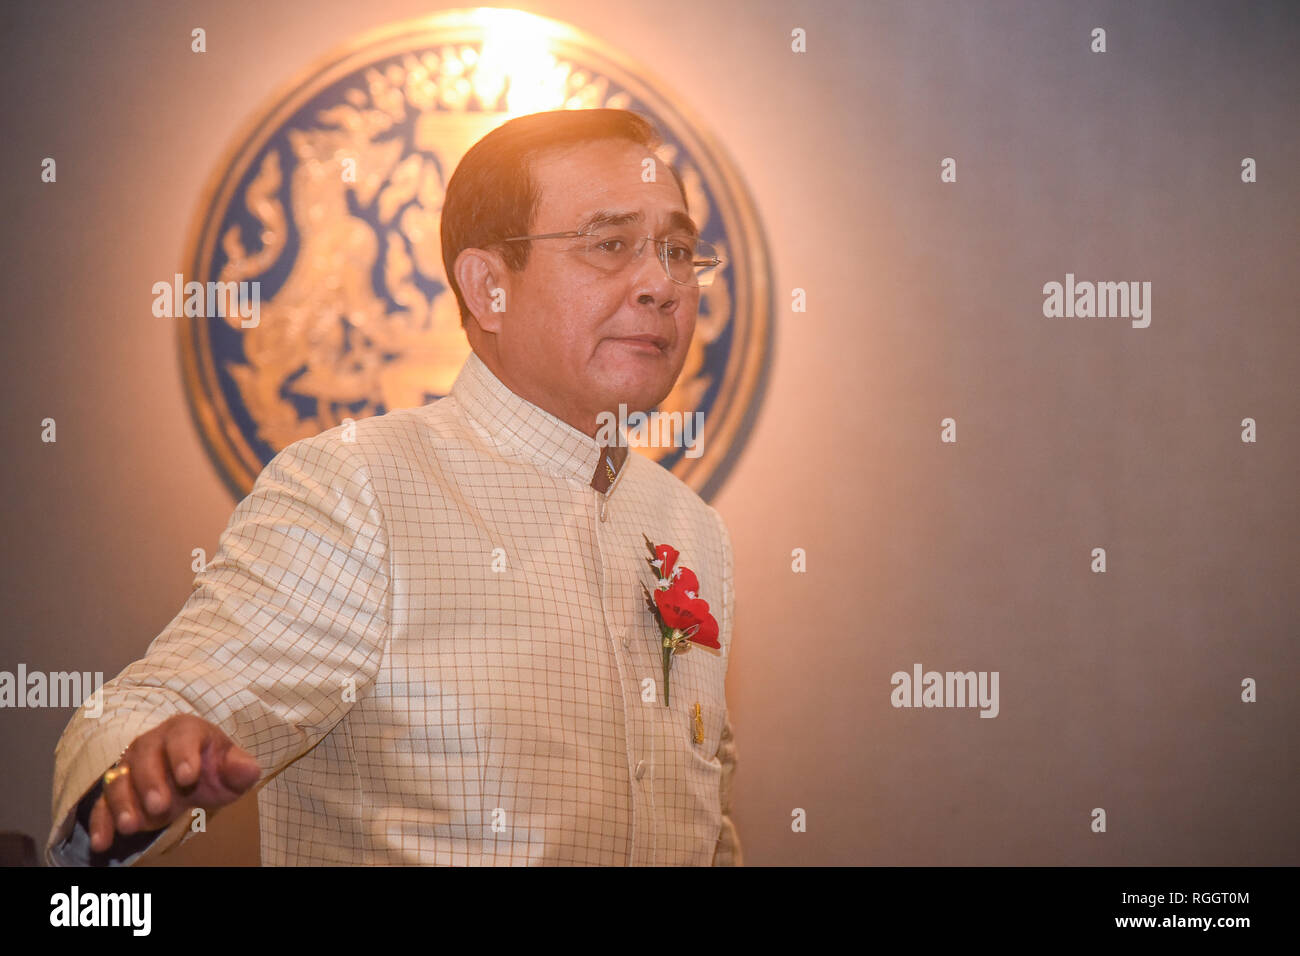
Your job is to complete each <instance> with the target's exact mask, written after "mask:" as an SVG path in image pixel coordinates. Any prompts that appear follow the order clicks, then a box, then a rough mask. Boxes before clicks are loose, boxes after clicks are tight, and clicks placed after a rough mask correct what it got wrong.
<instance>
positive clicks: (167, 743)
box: [163, 720, 206, 794]
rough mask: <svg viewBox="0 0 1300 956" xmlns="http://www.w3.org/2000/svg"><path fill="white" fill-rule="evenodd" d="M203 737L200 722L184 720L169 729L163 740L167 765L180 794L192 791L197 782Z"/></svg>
mask: <svg viewBox="0 0 1300 956" xmlns="http://www.w3.org/2000/svg"><path fill="white" fill-rule="evenodd" d="M205 737H206V728H205V727H204V726H203V724H202V723H201V722H200V721H193V720H186V721H180V722H178V723H177V724H176V725H175V726H173V727H172V728H170V729H169V731H168V733H167V735H166V737H165V738H164V741H163V747H164V748H165V750H166V752H167V764H168V766H169V767H171V771H172V779H173V780H175V781H176V785H177V787H178V788H179V789H180V791H181V793H182V794H185V793H187V792H188V791H190V790H192V789H193V788H194V785H195V784H197V783H198V782H199V770H200V768H201V766H202V762H203V756H202V755H203V743H204V739H205Z"/></svg>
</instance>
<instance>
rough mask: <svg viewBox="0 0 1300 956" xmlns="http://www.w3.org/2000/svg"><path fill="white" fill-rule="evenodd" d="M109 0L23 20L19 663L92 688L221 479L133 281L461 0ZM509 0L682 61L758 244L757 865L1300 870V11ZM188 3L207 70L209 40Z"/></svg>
mask: <svg viewBox="0 0 1300 956" xmlns="http://www.w3.org/2000/svg"><path fill="white" fill-rule="evenodd" d="M87 6H88V9H86V10H80V9H77V8H75V7H71V6H67V7H64V6H59V5H44V6H42V5H35V4H33V5H32V7H31V9H30V10H28V11H27V12H25V13H16V14H13V15H12V17H11V19H10V21H9V26H10V29H9V30H7V31H6V34H5V37H4V39H3V40H2V41H0V43H2V44H3V50H4V56H3V64H4V66H3V69H4V71H5V90H6V95H7V97H8V100H9V103H8V107H7V114H8V120H7V122H6V133H7V139H8V143H7V144H6V147H7V148H6V149H5V150H4V153H3V160H2V161H3V163H4V173H5V176H4V183H5V185H4V189H5V195H6V199H7V201H6V203H5V211H6V213H7V216H6V218H7V220H8V221H7V223H6V230H5V233H6V237H5V252H6V257H5V268H4V270H3V275H4V279H3V281H4V286H5V291H4V296H3V299H0V301H3V303H4V307H5V315H4V321H3V323H0V325H2V327H3V332H2V333H0V334H2V335H3V336H4V348H3V351H2V353H0V361H3V363H4V373H5V378H4V380H5V383H6V411H7V414H6V415H5V416H4V418H3V424H2V425H0V427H2V428H3V429H4V439H5V444H4V447H5V449H6V451H7V467H6V468H5V469H4V474H3V478H0V482H2V485H0V489H2V493H3V501H4V502H5V518H4V527H5V530H6V535H5V537H6V539H7V542H8V548H7V549H6V561H7V563H8V566H7V567H6V569H5V574H4V576H3V582H4V583H3V597H4V602H3V607H4V617H5V626H4V636H3V641H2V642H0V669H8V670H12V669H13V668H14V666H15V664H16V662H18V661H23V662H26V663H27V665H28V666H29V667H33V668H35V667H43V668H45V669H48V670H58V669H69V668H76V669H78V670H102V671H104V672H105V674H106V676H111V675H112V674H115V673H117V671H119V670H120V669H121V668H122V667H123V666H125V664H126V663H128V662H129V661H130V660H132V659H134V658H135V657H138V656H140V655H141V654H142V653H143V652H144V650H145V648H146V646H147V645H148V643H149V641H150V640H151V639H152V638H153V637H154V636H155V635H156V634H157V633H158V632H159V631H160V630H161V629H162V628H163V626H164V625H166V624H167V622H168V621H169V620H171V618H172V617H173V616H174V614H175V613H176V611H177V610H178V609H179V608H180V606H181V604H182V603H183V602H184V600H185V598H186V596H187V594H188V592H189V588H190V581H191V578H192V572H191V571H190V567H189V564H190V550H191V549H192V548H194V547H204V548H206V549H207V550H208V552H209V553H211V552H212V550H213V549H214V548H215V543H216V539H217V535H218V534H219V532H220V531H221V530H222V528H223V527H224V526H225V523H226V520H227V518H228V517H229V515H230V512H231V510H232V508H233V505H234V502H233V501H232V499H231V497H230V495H229V494H228V493H227V492H226V490H225V489H224V488H223V486H222V484H221V481H220V479H219V478H218V475H217V472H216V470H215V468H214V466H213V465H212V464H211V463H210V461H209V459H208V457H207V455H206V453H205V451H204V449H203V447H202V445H201V443H200V440H199V437H198V435H197V433H196V431H195V428H194V426H193V424H192V422H191V420H190V417H189V414H188V412H187V409H186V407H185V400H184V397H183V391H182V384H181V380H180V372H179V367H178V363H177V359H176V354H175V352H176V340H175V329H174V328H173V327H172V326H171V325H170V324H169V322H168V320H159V319H155V318H153V317H152V316H151V315H150V313H149V302H150V301H151V299H150V294H149V290H150V286H151V284H152V283H153V282H154V281H156V280H157V279H158V278H160V277H166V276H169V275H171V274H172V272H174V271H175V265H176V263H177V261H178V258H179V255H180V251H181V247H182V243H183V242H184V238H185V233H186V229H187V227H188V225H189V222H190V217H191V215H192V213H193V211H194V208H195V203H196V200H197V195H198V191H199V189H200V188H201V185H202V184H203V182H204V181H205V180H206V178H207V176H208V174H209V173H210V171H211V170H212V169H213V168H214V166H215V164H217V163H218V162H219V161H220V158H221V156H222V154H223V152H224V150H225V149H226V147H227V146H228V145H229V142H230V140H231V138H232V136H233V135H234V133H235V131H236V130H237V129H238V128H239V127H240V126H241V125H242V124H243V122H244V121H245V119H246V118H247V117H248V116H249V115H250V113H251V112H253V111H254V110H256V109H257V108H259V107H260V106H261V104H262V103H263V102H264V101H265V99H266V97H267V96H268V94H269V93H270V92H271V91H272V90H274V89H276V88H278V87H279V86H280V85H281V84H283V83H284V82H285V81H286V80H287V79H288V78H289V77H290V76H292V75H293V74H294V73H296V72H297V71H298V70H299V69H300V68H301V67H302V66H304V65H305V64H306V63H308V62H310V61H311V60H313V59H315V58H317V57H318V56H320V55H323V54H324V53H326V52H328V51H329V50H331V49H332V48H334V47H336V46H338V45H339V44H341V43H343V42H345V41H346V40H347V39H348V38H349V37H352V36H354V35H355V34H357V33H359V32H361V31H363V30H366V29H368V28H371V27H374V26H377V25H381V24H383V23H386V22H390V21H394V20H399V19H404V18H408V17H412V16H417V15H420V14H424V13H428V12H431V11H432V10H433V9H435V8H434V7H432V6H431V5H430V4H428V3H415V2H412V3H405V2H396V0H372V2H369V3H365V4H357V3H344V2H325V3H315V4H311V5H308V4H302V5H293V4H265V3H239V4H234V3H232V4H219V5H213V4H187V3H171V2H166V3H164V2H153V3H146V2H141V3H134V4H120V5H119V4H111V5H110V4H104V5H98V4H96V5H87ZM522 6H523V8H526V9H529V10H532V11H534V12H537V13H541V14H544V15H547V16H552V17H555V18H557V19H561V20H567V21H569V22H572V23H574V24H575V25H577V26H579V27H582V28H585V29H587V30H590V31H592V32H593V33H595V34H596V35H597V36H599V37H601V38H603V39H604V40H605V41H607V42H609V43H610V44H612V45H614V46H616V47H619V48H621V49H623V50H624V51H626V53H627V54H629V55H630V56H631V57H632V58H634V59H636V60H639V61H640V62H641V63H643V64H645V65H647V66H648V67H649V68H650V69H652V70H653V71H654V72H655V73H656V74H657V75H658V76H659V77H660V78H661V79H663V80H664V81H666V82H667V83H668V84H669V85H670V86H671V87H672V88H674V89H676V90H677V91H678V93H679V94H680V96H681V97H682V99H683V101H684V102H686V103H687V105H688V106H689V107H691V108H692V109H693V111H694V112H695V113H697V114H698V115H700V116H702V117H704V118H705V119H706V120H707V122H709V123H710V124H712V126H711V128H712V132H713V133H714V135H715V136H716V138H717V139H718V140H719V141H720V142H721V143H723V144H725V145H726V147H727V148H728V149H729V151H730V153H731V155H732V157H733V158H734V159H735V160H736V162H737V163H738V164H739V166H740V168H741V169H742V171H743V174H744V176H745V177H746V179H747V182H748V185H749V187H750V190H751V192H752V194H753V196H754V197H755V201H756V202H757V204H758V207H759V212H760V215H761V217H762V220H763V222H764V224H765V226H766V228H767V230H768V239H769V243H770V248H771V251H772V257H773V269H774V285H775V288H776V289H777V297H776V298H777V306H778V309H777V312H776V316H775V324H776V326H777V333H776V354H775V358H774V364H773V370H772V379H771V384H770V389H769V392H768V395H767V399H766V402H765V405H764V408H763V413H762V415H761V416H760V418H759V420H758V422H757V425H756V428H755V430H754V432H753V434H752V436H751V438H750V441H749V445H748V447H747V450H746V451H745V453H744V454H743V456H742V457H741V459H740V461H739V463H738V465H737V467H736V468H735V470H734V471H733V473H732V475H731V478H730V480H729V482H728V483H727V484H726V486H725V487H724V488H723V490H722V491H721V493H720V494H719V495H718V496H717V498H716V499H715V501H714V503H715V504H716V505H717V506H718V507H719V509H720V510H721V512H722V514H723V515H724V517H725V518H726V519H727V522H728V524H729V526H730V528H731V530H732V535H733V539H734V543H735V547H736V555H737V560H736V575H737V579H736V595H737V600H738V629H737V633H736V640H735V646H734V656H733V663H732V670H731V674H730V680H729V685H728V689H729V700H730V706H731V709H732V715H733V720H734V722H735V726H736V734H737V741H738V745H739V748H740V766H739V772H738V776H737V782H736V785H737V793H736V801H737V817H738V823H739V828H740V833H741V836H742V840H743V841H744V845H745V850H746V855H747V860H748V862H750V863H753V864H790V863H816V864H822V863H836V864H848V863H865V864H932V863H953V864H981V863H983V864H1037V865H1051V864H1072V865H1088V864H1170V865H1183V864H1223V865H1232V864H1280V863H1290V864H1294V863H1296V862H1298V861H1297V858H1296V847H1297V843H1298V840H1297V837H1298V836H1300V828H1298V827H1297V823H1296V822H1295V815H1294V813H1293V812H1292V811H1293V807H1294V802H1295V791H1294V780H1295V777H1296V751H1295V737H1294V733H1295V730H1294V729H1295V727H1296V726H1297V717H1298V716H1300V715H1298V713H1297V705H1296V702H1295V695H1294V688H1295V686H1296V679H1297V676H1300V675H1298V674H1297V670H1298V668H1297V655H1296V651H1295V622H1296V620H1297V610H1298V608H1297V597H1296V570H1297V567H1300V561H1298V560H1297V558H1298V557H1300V554H1298V552H1300V545H1297V541H1300V534H1297V531H1298V530H1300V529H1298V525H1300V521H1298V520H1297V518H1298V516H1297V501H1298V500H1300V498H1298V497H1297V494H1296V490H1295V478H1296V474H1297V472H1298V469H1297V464H1298V462H1297V453H1296V448H1297V443H1298V442H1300V435H1298V434H1297V431H1298V429H1300V416H1298V415H1297V402H1296V381H1297V375H1298V373H1300V368H1298V365H1300V349H1298V348H1297V343H1298V342H1300V336H1298V333H1297V318H1296V308H1295V299H1294V294H1293V282H1292V281H1290V279H1289V274H1290V273H1293V272H1294V263H1295V254H1296V239H1295V227H1296V222H1297V205H1298V204H1297V198H1298V197H1297V188H1296V185H1295V177H1294V172H1295V170H1294V166H1295V156H1296V155H1297V152H1298V150H1297V146H1300V143H1297V138H1298V137H1297V124H1296V123H1295V110H1294V103H1295V101H1296V94H1297V68H1296V66H1295V63H1294V59H1293V53H1294V49H1295V47H1296V38H1297V16H1296V13H1295V9H1294V7H1292V6H1290V5H1288V4H1285V3H1276V4H1271V3H1269V4H1259V3H1256V4H1231V3H1219V4H1208V3H1153V2H1148V3H1142V4H1128V3H1113V4H1073V3H1071V4H1030V3H1023V4H1008V3H996V4H976V3H955V2H954V3H945V4H939V3H888V4H880V3H868V2H862V3H836V4H831V3H807V4H799V5H787V4H783V3H782V4H778V3H741V2H739V0H735V2H732V0H723V2H718V3H703V4H701V3H696V2H692V0H665V2H661V3H656V4H641V3H635V4H633V3H623V2H610V3H599V4H598V3H580V2H550V3H536V4H525V5H522ZM789 7H793V8H794V9H795V10H797V12H793V13H792V12H789V11H788V8H789ZM196 25H197V26H203V27H205V28H206V29H207V32H208V43H209V47H210V49H214V48H215V49H219V50H221V51H222V52H210V53H209V54H208V55H207V56H206V57H205V58H203V59H201V60H196V59H195V58H194V57H193V55H192V54H190V53H189V51H188V41H187V37H188V34H189V30H190V29H191V28H192V27H193V26H196ZM796 26H801V27H804V28H805V29H807V31H808V52H807V53H806V54H805V55H802V56H796V55H793V54H791V53H790V52H789V32H790V30H791V28H792V27H796ZM1095 26H1102V27H1105V28H1106V29H1107V33H1108V46H1109V52H1107V53H1105V54H1092V53H1090V52H1088V34H1089V31H1090V30H1091V29H1092V28H1093V27H1095ZM47 155H52V156H56V157H57V158H58V162H59V182H58V183H57V185H54V186H47V185H42V184H41V183H40V182H39V181H38V171H39V162H40V159H41V158H42V157H44V156H47ZM947 156H951V157H954V158H956V160H957V162H958V181H957V183H955V184H946V185H945V184H942V183H940V181H939V176H938V164H939V162H940V160H941V159H942V158H943V157H947ZM1245 156H1251V157H1254V158H1255V159H1256V160H1257V161H1258V167H1259V177H1260V181H1259V182H1258V183H1255V184H1252V185H1245V184H1242V183H1241V182H1240V180H1239V174H1238V168H1239V163H1240V161H1241V158H1242V157H1245ZM1067 272H1071V273H1074V274H1075V275H1076V276H1077V277H1078V278H1079V279H1081V280H1082V279H1091V280H1146V281H1150V282H1151V283H1152V290H1153V291H1152V306H1153V309H1152V321H1151V325H1150V327H1149V328H1145V329H1136V328H1133V327H1131V326H1130V324H1129V323H1128V322H1127V321H1124V320H1119V319H1065V318H1059V319H1049V318H1045V317H1044V316H1043V313H1042V306H1043V294H1042V291H1041V290H1042V286H1043V284H1044V283H1045V282H1049V281H1053V280H1055V281H1063V280H1064V276H1065V274H1066V273H1067ZM796 286H798V287H802V288H804V289H806V290H807V293H808V303H809V310H808V312H807V313H806V314H791V313H790V312H789V309H788V302H789V298H788V296H789V290H790V289H791V288H793V287H796ZM46 416H51V417H54V418H55V419H56V420H57V421H58V429H59V431H58V439H59V440H58V443H57V445H52V446H46V445H42V444H41V443H40V441H39V422H40V421H41V419H42V418H44V417H46ZM949 416H951V417H952V418H954V419H955V420H956V421H957V430H958V431H957V437H958V441H957V442H956V444H944V443H941V442H940V440H939V423H940V420H941V419H943V418H946V417H949ZM1245 417H1251V418H1254V419H1256V420H1257V422H1258V429H1259V440H1258V442H1257V443H1254V444H1244V443H1242V441H1241V440H1240V437H1239V433H1240V430H1241V428H1240V422H1241V420H1242V419H1243V418H1245ZM796 547H798V548H804V549H806V551H807V555H808V559H807V561H808V564H807V568H808V569H807V572H806V573H804V574H794V573H792V572H791V550H792V549H793V548H796ZM1095 547H1104V548H1105V549H1106V551H1107V559H1108V570H1107V572H1106V573H1105V574H1094V573H1092V572H1091V571H1090V570H1089V565H1090V560H1091V559H1090V553H1091V551H1092V549H1093V548H1095ZM915 662H920V663H921V664H923V665H924V666H925V667H926V669H935V670H940V671H947V670H976V671H997V672H999V675H1000V684H999V689H1000V713H999V715H998V716H997V717H996V718H995V719H980V718H979V717H978V716H977V713H976V712H975V711H974V710H958V709H919V710H918V709H896V708H894V707H892V706H891V704H890V692H891V690H892V688H891V684H890V675H891V674H892V673H894V672H895V671H899V670H903V671H909V672H910V671H911V669H912V665H913V663H915ZM1247 677H1250V678H1254V679H1255V680H1256V681H1258V687H1259V691H1258V694H1259V700H1258V702H1257V703H1253V704H1248V703H1243V702H1242V701H1241V700H1240V693H1241V692H1240V683H1241V681H1242V679H1243V678H1247ZM69 713H70V712H68V711H26V710H24V711H8V712H0V765H2V766H4V767H5V768H8V769H10V770H11V771H12V772H7V773H4V774H0V829H18V830H24V831H26V832H28V833H30V834H32V835H33V836H35V837H36V838H37V840H38V843H39V842H41V841H42V840H43V839H44V835H45V833H46V831H47V829H48V825H49V818H48V815H49V796H50V777H51V771H52V765H53V760H52V750H53V747H54V744H55V741H56V740H57V739H58V736H59V733H60V731H61V730H62V727H63V725H64V723H65V722H66V720H67V718H68V716H69ZM796 807H798V808H803V809H804V810H805V811H806V813H807V820H808V824H807V832H806V833H793V832H791V827H790V819H791V812H792V810H793V809H794V808H796ZM1095 807H1103V808H1105V809H1106V811H1107V814H1108V832H1106V833H1105V834H1096V833H1093V832H1090V829H1089V824H1090V819H1091V818H1090V813H1091V811H1092V810H1093V808H1095ZM212 831H213V832H212V833H210V834H209V837H208V838H207V839H206V840H199V841H193V842H192V843H191V845H190V846H189V847H186V848H185V849H184V850H183V851H181V854H182V856H184V857H185V858H187V859H189V860H192V861H198V860H202V861H206V862H236V861H249V860H255V859H256V852H257V851H256V821H255V816H254V814H253V813H252V812H251V811H250V808H249V807H243V808H241V809H239V810H233V811H229V812H227V813H225V814H223V815H222V816H220V817H218V818H217V819H216V820H215V821H214V823H213V826H212ZM218 834H225V835H226V837H227V838H226V839H220V838H215V839H214V838H213V837H214V836H216V835H218Z"/></svg>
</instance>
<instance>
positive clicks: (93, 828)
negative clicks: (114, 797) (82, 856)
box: [90, 793, 116, 853]
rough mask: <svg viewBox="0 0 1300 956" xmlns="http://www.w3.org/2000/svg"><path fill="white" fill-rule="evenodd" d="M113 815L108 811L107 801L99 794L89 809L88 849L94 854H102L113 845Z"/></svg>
mask: <svg viewBox="0 0 1300 956" xmlns="http://www.w3.org/2000/svg"><path fill="white" fill-rule="evenodd" d="M114 832H116V831H115V830H114V828H113V813H112V811H111V810H109V809H108V801H107V800H106V799H104V795H103V794H102V793H101V794H100V795H99V797H98V799H96V800H95V803H94V805H93V806H92V807H91V808H90V848H91V849H92V850H94V851H95V852H96V853H103V852H104V851H105V850H107V849H108V848H109V847H110V846H112V845H113V834H114Z"/></svg>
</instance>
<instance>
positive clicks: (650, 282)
mask: <svg viewBox="0 0 1300 956" xmlns="http://www.w3.org/2000/svg"><path fill="white" fill-rule="evenodd" d="M684 288H685V287H684V286H680V285H678V284H677V283H676V282H674V281H673V280H672V279H670V278H669V277H668V270H667V269H666V268H665V267H664V264H663V260H662V259H660V258H659V247H658V246H656V245H655V244H654V243H653V242H651V241H650V239H649V238H645V239H642V240H641V248H640V250H639V251H638V252H637V257H636V259H634V260H633V264H632V295H633V296H634V297H635V299H636V302H637V304H638V305H649V306H653V307H655V308H657V309H660V310H662V311H664V312H671V311H672V310H673V309H675V308H677V303H678V301H680V299H681V294H682V290H683V289H684Z"/></svg>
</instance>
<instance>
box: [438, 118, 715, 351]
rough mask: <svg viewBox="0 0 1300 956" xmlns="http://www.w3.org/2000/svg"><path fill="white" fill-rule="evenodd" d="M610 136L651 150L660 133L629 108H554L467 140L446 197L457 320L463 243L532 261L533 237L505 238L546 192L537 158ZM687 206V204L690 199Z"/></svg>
mask: <svg viewBox="0 0 1300 956" xmlns="http://www.w3.org/2000/svg"><path fill="white" fill-rule="evenodd" d="M606 139H624V140H628V141H630V142H633V143H636V144H637V145H638V146H644V147H645V148H646V150H647V151H650V152H654V151H655V150H656V149H657V148H658V147H660V146H661V145H663V138H662V137H661V136H660V135H659V132H658V130H656V129H655V127H654V125H653V124H652V123H651V122H650V121H649V120H648V119H646V118H645V117H644V116H642V115H640V114H639V113H635V112H633V111H631V110H610V109H595V110H567V109H559V110H549V111H547V112H544V113H530V114H529V115H527V116H517V117H515V118H514V119H512V120H509V121H508V122H505V123H503V124H501V125H500V126H498V127H497V128H496V129H494V130H492V132H490V133H488V134H487V135H486V136H484V137H483V138H482V139H480V140H479V141H478V142H477V143H475V144H474V145H473V146H471V147H470V148H469V150H468V151H467V152H466V153H465V156H464V158H463V159H461V161H460V164H459V165H458V166H457V167H456V172H455V173H453V174H452V177H451V179H450V180H449V181H448V183H447V190H446V194H445V195H444V197H443V204H442V227H441V231H442V264H443V268H444V270H445V272H446V274H447V282H448V283H449V284H450V285H451V290H452V291H453V292H454V293H455V294H456V303H457V304H458V305H459V306H460V324H461V325H462V326H465V325H467V324H468V322H469V319H470V311H469V308H468V307H467V306H466V304H465V297H464V296H463V295H462V294H461V291H460V285H459V283H457V282H456V274H455V270H454V266H455V263H456V257H457V256H459V255H460V254H461V252H462V251H463V250H465V249H487V248H489V247H492V246H497V247H498V248H499V249H500V252H501V257H502V258H503V259H504V260H505V263H506V266H507V268H509V269H510V270H511V271H513V272H518V271H519V270H521V269H523V268H524V267H525V266H527V265H528V247H529V246H530V245H532V243H529V242H505V243H503V242H501V240H502V239H505V238H507V237H510V236H524V235H527V234H528V230H529V229H530V228H531V227H532V222H533V216H534V214H535V213H536V212H537V206H538V203H539V201H540V199H541V194H540V192H539V190H538V187H537V183H536V181H535V180H534V178H533V175H532V161H533V159H535V158H536V157H537V156H538V155H540V154H541V153H544V152H546V151H548V150H552V149H560V148H564V147H568V146H578V145H581V144H584V143H589V142H596V141H598V140H606ZM665 165H667V166H668V168H669V170H671V172H672V174H673V178H674V179H675V180H676V181H677V186H678V188H679V189H680V190H681V192H682V203H683V204H685V203H686V187H685V185H684V184H683V183H682V178H681V176H680V175H678V173H677V170H676V169H673V167H672V164H665ZM687 208H688V210H689V206H688V207H687Z"/></svg>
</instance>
